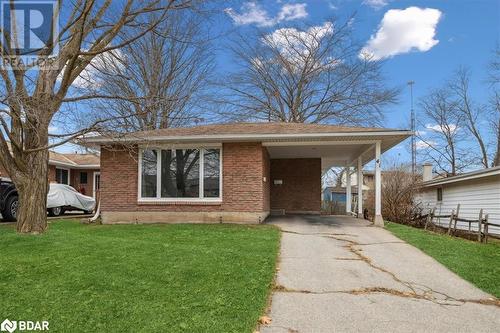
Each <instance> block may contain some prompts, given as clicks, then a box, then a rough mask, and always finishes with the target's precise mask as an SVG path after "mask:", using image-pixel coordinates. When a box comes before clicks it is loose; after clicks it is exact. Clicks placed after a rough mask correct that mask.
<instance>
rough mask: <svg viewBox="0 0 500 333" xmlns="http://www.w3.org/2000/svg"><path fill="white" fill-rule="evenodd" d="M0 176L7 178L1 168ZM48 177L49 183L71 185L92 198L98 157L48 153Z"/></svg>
mask: <svg viewBox="0 0 500 333" xmlns="http://www.w3.org/2000/svg"><path fill="white" fill-rule="evenodd" d="M0 176H2V177H9V175H8V173H7V172H6V171H5V170H4V169H3V168H2V167H1V166H0ZM48 177H49V182H57V183H59V184H67V185H71V186H73V187H74V188H75V189H76V190H77V191H79V192H80V193H83V194H85V195H88V196H91V197H94V196H95V193H96V191H98V190H99V179H100V158H99V155H96V154H77V153H75V154H62V153H57V152H54V151H49V170H48Z"/></svg>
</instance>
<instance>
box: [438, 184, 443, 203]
mask: <svg viewBox="0 0 500 333" xmlns="http://www.w3.org/2000/svg"><path fill="white" fill-rule="evenodd" d="M437 201H438V202H441V201H443V189H442V188H441V187H439V188H438V189H437Z"/></svg>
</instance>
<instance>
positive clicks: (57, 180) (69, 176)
mask: <svg viewBox="0 0 500 333" xmlns="http://www.w3.org/2000/svg"><path fill="white" fill-rule="evenodd" d="M57 169H59V170H65V171H68V182H67V183H63V182H62V173H61V182H59V179H57ZM55 178H56V182H57V183H58V184H63V185H69V184H71V169H69V168H63V167H58V166H56V168H55Z"/></svg>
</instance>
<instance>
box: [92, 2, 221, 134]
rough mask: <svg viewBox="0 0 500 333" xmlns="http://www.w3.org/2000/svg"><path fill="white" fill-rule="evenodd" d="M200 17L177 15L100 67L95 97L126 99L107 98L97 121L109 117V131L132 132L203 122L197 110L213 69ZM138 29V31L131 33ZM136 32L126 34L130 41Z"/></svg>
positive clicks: (210, 53)
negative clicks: (105, 116) (112, 96)
mask: <svg viewBox="0 0 500 333" xmlns="http://www.w3.org/2000/svg"><path fill="white" fill-rule="evenodd" d="M203 27H204V26H203V25H202V22H201V20H200V17H199V16H198V15H195V14H192V13H188V12H172V13H170V14H169V15H168V17H167V20H165V21H163V22H161V23H160V24H159V25H158V26H157V27H156V28H155V29H154V30H153V31H152V32H151V33H150V34H148V35H147V36H145V37H144V38H142V39H141V40H139V41H137V42H135V43H131V44H129V45H127V46H125V47H124V48H122V49H121V50H120V53H119V54H116V55H114V56H110V57H107V58H106V59H104V61H100V62H99V63H98V65H97V66H96V67H95V75H94V76H93V79H94V80H92V81H90V82H89V83H90V84H93V83H95V82H100V84H97V85H94V86H95V87H96V90H97V91H96V94H99V93H104V94H105V95H113V94H115V95H120V96H124V97H125V98H116V99H102V100H100V101H99V103H98V105H97V107H96V108H95V110H96V112H97V114H96V115H95V117H96V118H100V117H102V115H103V114H106V115H107V116H108V117H109V118H111V119H113V121H110V122H107V123H106V126H107V127H108V128H110V129H113V130H114V131H119V132H130V131H138V130H153V129H158V128H166V127H176V126H181V125H186V124H188V123H190V122H193V121H196V120H199V115H198V114H195V113H194V110H196V109H197V108H200V104H201V103H202V101H203V100H204V98H203V94H204V92H205V91H206V87H207V81H208V80H207V79H208V77H209V75H210V74H211V72H212V69H213V55H212V52H211V49H210V47H209V43H208V36H206V35H204V34H203ZM131 30H136V29H131ZM134 33H135V32H134V31H132V32H131V31H124V32H123V33H122V37H121V38H124V39H128V38H130V35H131V34H132V35H133V34H134Z"/></svg>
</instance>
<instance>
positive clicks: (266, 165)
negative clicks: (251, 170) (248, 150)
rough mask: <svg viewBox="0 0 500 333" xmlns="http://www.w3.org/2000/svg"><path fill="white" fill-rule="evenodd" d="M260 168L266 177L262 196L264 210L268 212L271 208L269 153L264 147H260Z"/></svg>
mask: <svg viewBox="0 0 500 333" xmlns="http://www.w3.org/2000/svg"><path fill="white" fill-rule="evenodd" d="M262 155H263V156H262V168H263V174H264V177H265V178H266V181H265V182H264V196H263V200H264V201H263V202H264V203H263V204H264V211H266V212H268V211H270V210H271V203H270V200H271V160H270V159H269V153H268V151H267V149H266V148H265V147H262Z"/></svg>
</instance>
